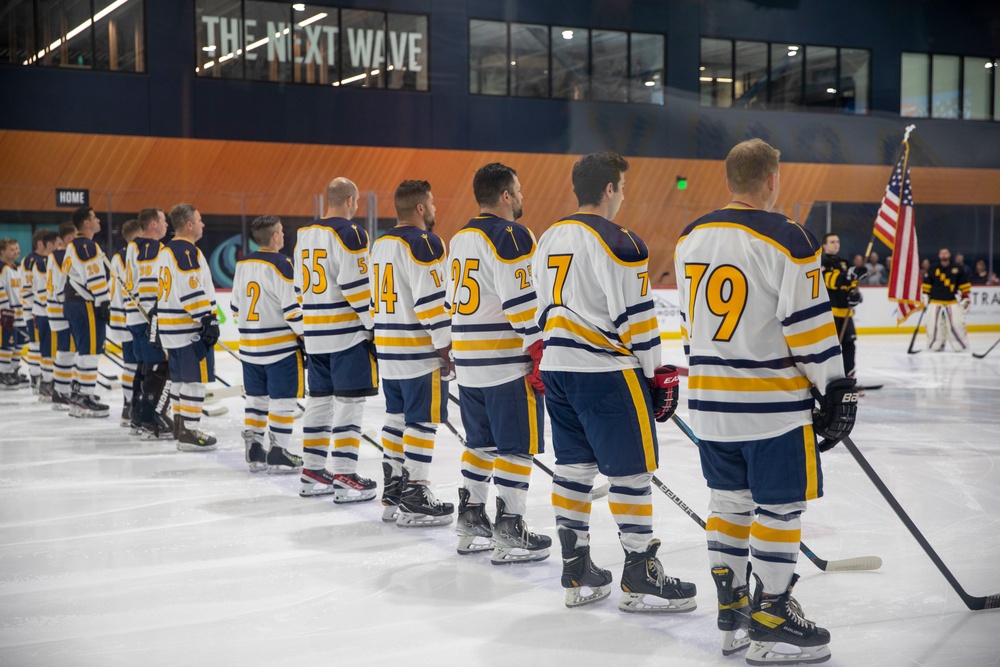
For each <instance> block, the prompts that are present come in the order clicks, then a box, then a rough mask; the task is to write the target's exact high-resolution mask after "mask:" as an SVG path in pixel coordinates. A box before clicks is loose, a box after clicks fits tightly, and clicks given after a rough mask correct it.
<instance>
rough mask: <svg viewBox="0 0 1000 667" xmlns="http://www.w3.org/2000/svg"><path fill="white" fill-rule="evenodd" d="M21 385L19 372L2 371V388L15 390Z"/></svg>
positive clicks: (0, 380)
mask: <svg viewBox="0 0 1000 667" xmlns="http://www.w3.org/2000/svg"><path fill="white" fill-rule="evenodd" d="M20 387H21V381H20V380H19V379H18V378H17V373H0V390H8V391H13V390H14V389H19V388H20Z"/></svg>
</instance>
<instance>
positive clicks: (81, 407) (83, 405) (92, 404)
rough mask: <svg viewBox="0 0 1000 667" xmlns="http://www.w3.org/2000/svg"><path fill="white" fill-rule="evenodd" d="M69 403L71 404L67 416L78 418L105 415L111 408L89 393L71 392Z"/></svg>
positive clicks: (92, 417)
mask: <svg viewBox="0 0 1000 667" xmlns="http://www.w3.org/2000/svg"><path fill="white" fill-rule="evenodd" d="M69 403H70V406H71V407H70V410H69V416H70V417H77V418H80V419H95V418H99V417H107V416H108V414H109V413H110V410H111V408H109V407H108V406H107V405H105V404H104V403H101V402H99V401H98V400H97V399H96V398H94V397H93V396H92V395H91V394H73V395H72V396H71V397H70V399H69Z"/></svg>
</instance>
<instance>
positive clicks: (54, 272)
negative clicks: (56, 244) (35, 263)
mask: <svg viewBox="0 0 1000 667" xmlns="http://www.w3.org/2000/svg"><path fill="white" fill-rule="evenodd" d="M65 261H66V250H65V249H64V250H53V251H52V254H51V255H49V261H48V262H46V264H45V313H46V315H48V317H49V328H50V329H51V330H52V331H64V330H66V329H69V322H67V321H66V315H65V314H64V313H63V290H64V289H65V288H66V272H65V271H64V270H63V264H64V263H65Z"/></svg>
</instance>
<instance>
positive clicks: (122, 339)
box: [108, 220, 140, 428]
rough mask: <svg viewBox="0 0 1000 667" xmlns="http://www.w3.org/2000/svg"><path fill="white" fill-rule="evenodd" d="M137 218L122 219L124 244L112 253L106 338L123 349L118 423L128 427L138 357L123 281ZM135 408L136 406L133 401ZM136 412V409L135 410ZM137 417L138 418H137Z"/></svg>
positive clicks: (136, 231) (135, 230)
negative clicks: (126, 258)
mask: <svg viewBox="0 0 1000 667" xmlns="http://www.w3.org/2000/svg"><path fill="white" fill-rule="evenodd" d="M139 231H140V227H139V221H138V220H126V221H125V222H124V223H122V229H121V233H122V238H123V239H125V245H124V246H122V248H121V249H120V250H118V252H116V253H115V254H113V255H112V256H111V281H110V283H109V289H110V291H111V320H110V321H109V322H108V340H110V341H111V342H112V343H115V344H117V345H118V346H119V347H121V349H122V362H123V364H122V365H123V366H125V368H123V369H122V416H121V421H120V422H119V425H120V426H124V427H125V428H129V427H130V426H132V422H133V419H132V414H133V405H134V403H133V401H134V399H135V392H134V382H135V380H136V369H137V366H138V361H139V360H138V359H137V358H136V356H135V344H134V342H133V341H132V332H131V331H129V330H128V327H127V326H126V316H125V302H126V301H127V300H128V299H127V298H126V296H125V293H124V289H123V288H122V285H125V284H126V282H125V277H126V276H125V274H126V269H125V254H126V253H127V252H128V246H129V244H130V243H131V242H132V239H134V238H135V237H136V235H137V234H138V233H139ZM136 408H138V406H137V405H136ZM135 414H136V416H138V410H137V409H136V410H135ZM136 421H138V419H136Z"/></svg>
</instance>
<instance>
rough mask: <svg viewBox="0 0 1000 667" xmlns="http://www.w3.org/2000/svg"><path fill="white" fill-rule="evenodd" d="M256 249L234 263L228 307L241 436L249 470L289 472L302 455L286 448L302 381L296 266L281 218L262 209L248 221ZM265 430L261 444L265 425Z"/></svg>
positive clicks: (298, 463) (300, 311)
mask: <svg viewBox="0 0 1000 667" xmlns="http://www.w3.org/2000/svg"><path fill="white" fill-rule="evenodd" d="M250 234H251V235H252V236H253V240H254V241H256V242H257V245H258V246H260V249H259V250H258V251H257V252H253V253H250V254H249V255H247V256H246V257H244V258H243V259H242V260H240V261H239V262H237V264H236V274H235V275H234V276H233V292H232V295H231V297H230V301H229V307H230V308H231V309H232V311H233V315H234V316H235V317H236V318H237V320H238V321H239V330H240V358H241V359H242V360H243V386H244V388H245V389H246V400H247V406H246V415H245V418H244V423H245V425H246V430H244V431H243V441H244V443H245V444H246V462H247V465H248V466H249V467H250V472H260V471H262V470H265V469H266V470H267V471H268V472H269V473H294V472H298V471H299V469H300V468H301V467H302V459H300V458H299V457H298V456H295V455H294V454H291V453H290V452H289V451H288V445H290V444H291V442H292V425H293V424H294V423H295V403H296V399H298V398H302V391H303V385H304V376H303V373H304V371H303V367H302V350H301V346H300V344H299V340H300V337H301V336H302V303H301V302H302V297H300V296H299V295H298V290H297V289H296V287H295V267H294V266H293V265H292V260H291V259H290V258H289V257H287V256H285V255H282V254H281V249H282V248H283V247H284V246H285V230H284V228H283V226H282V224H281V218H279V217H276V216H273V215H265V216H262V217H259V218H257V219H255V220H254V221H253V222H252V223H250ZM265 427H267V429H268V431H269V432H270V434H269V438H268V442H269V445H268V447H266V448H265V447H264V428H265Z"/></svg>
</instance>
